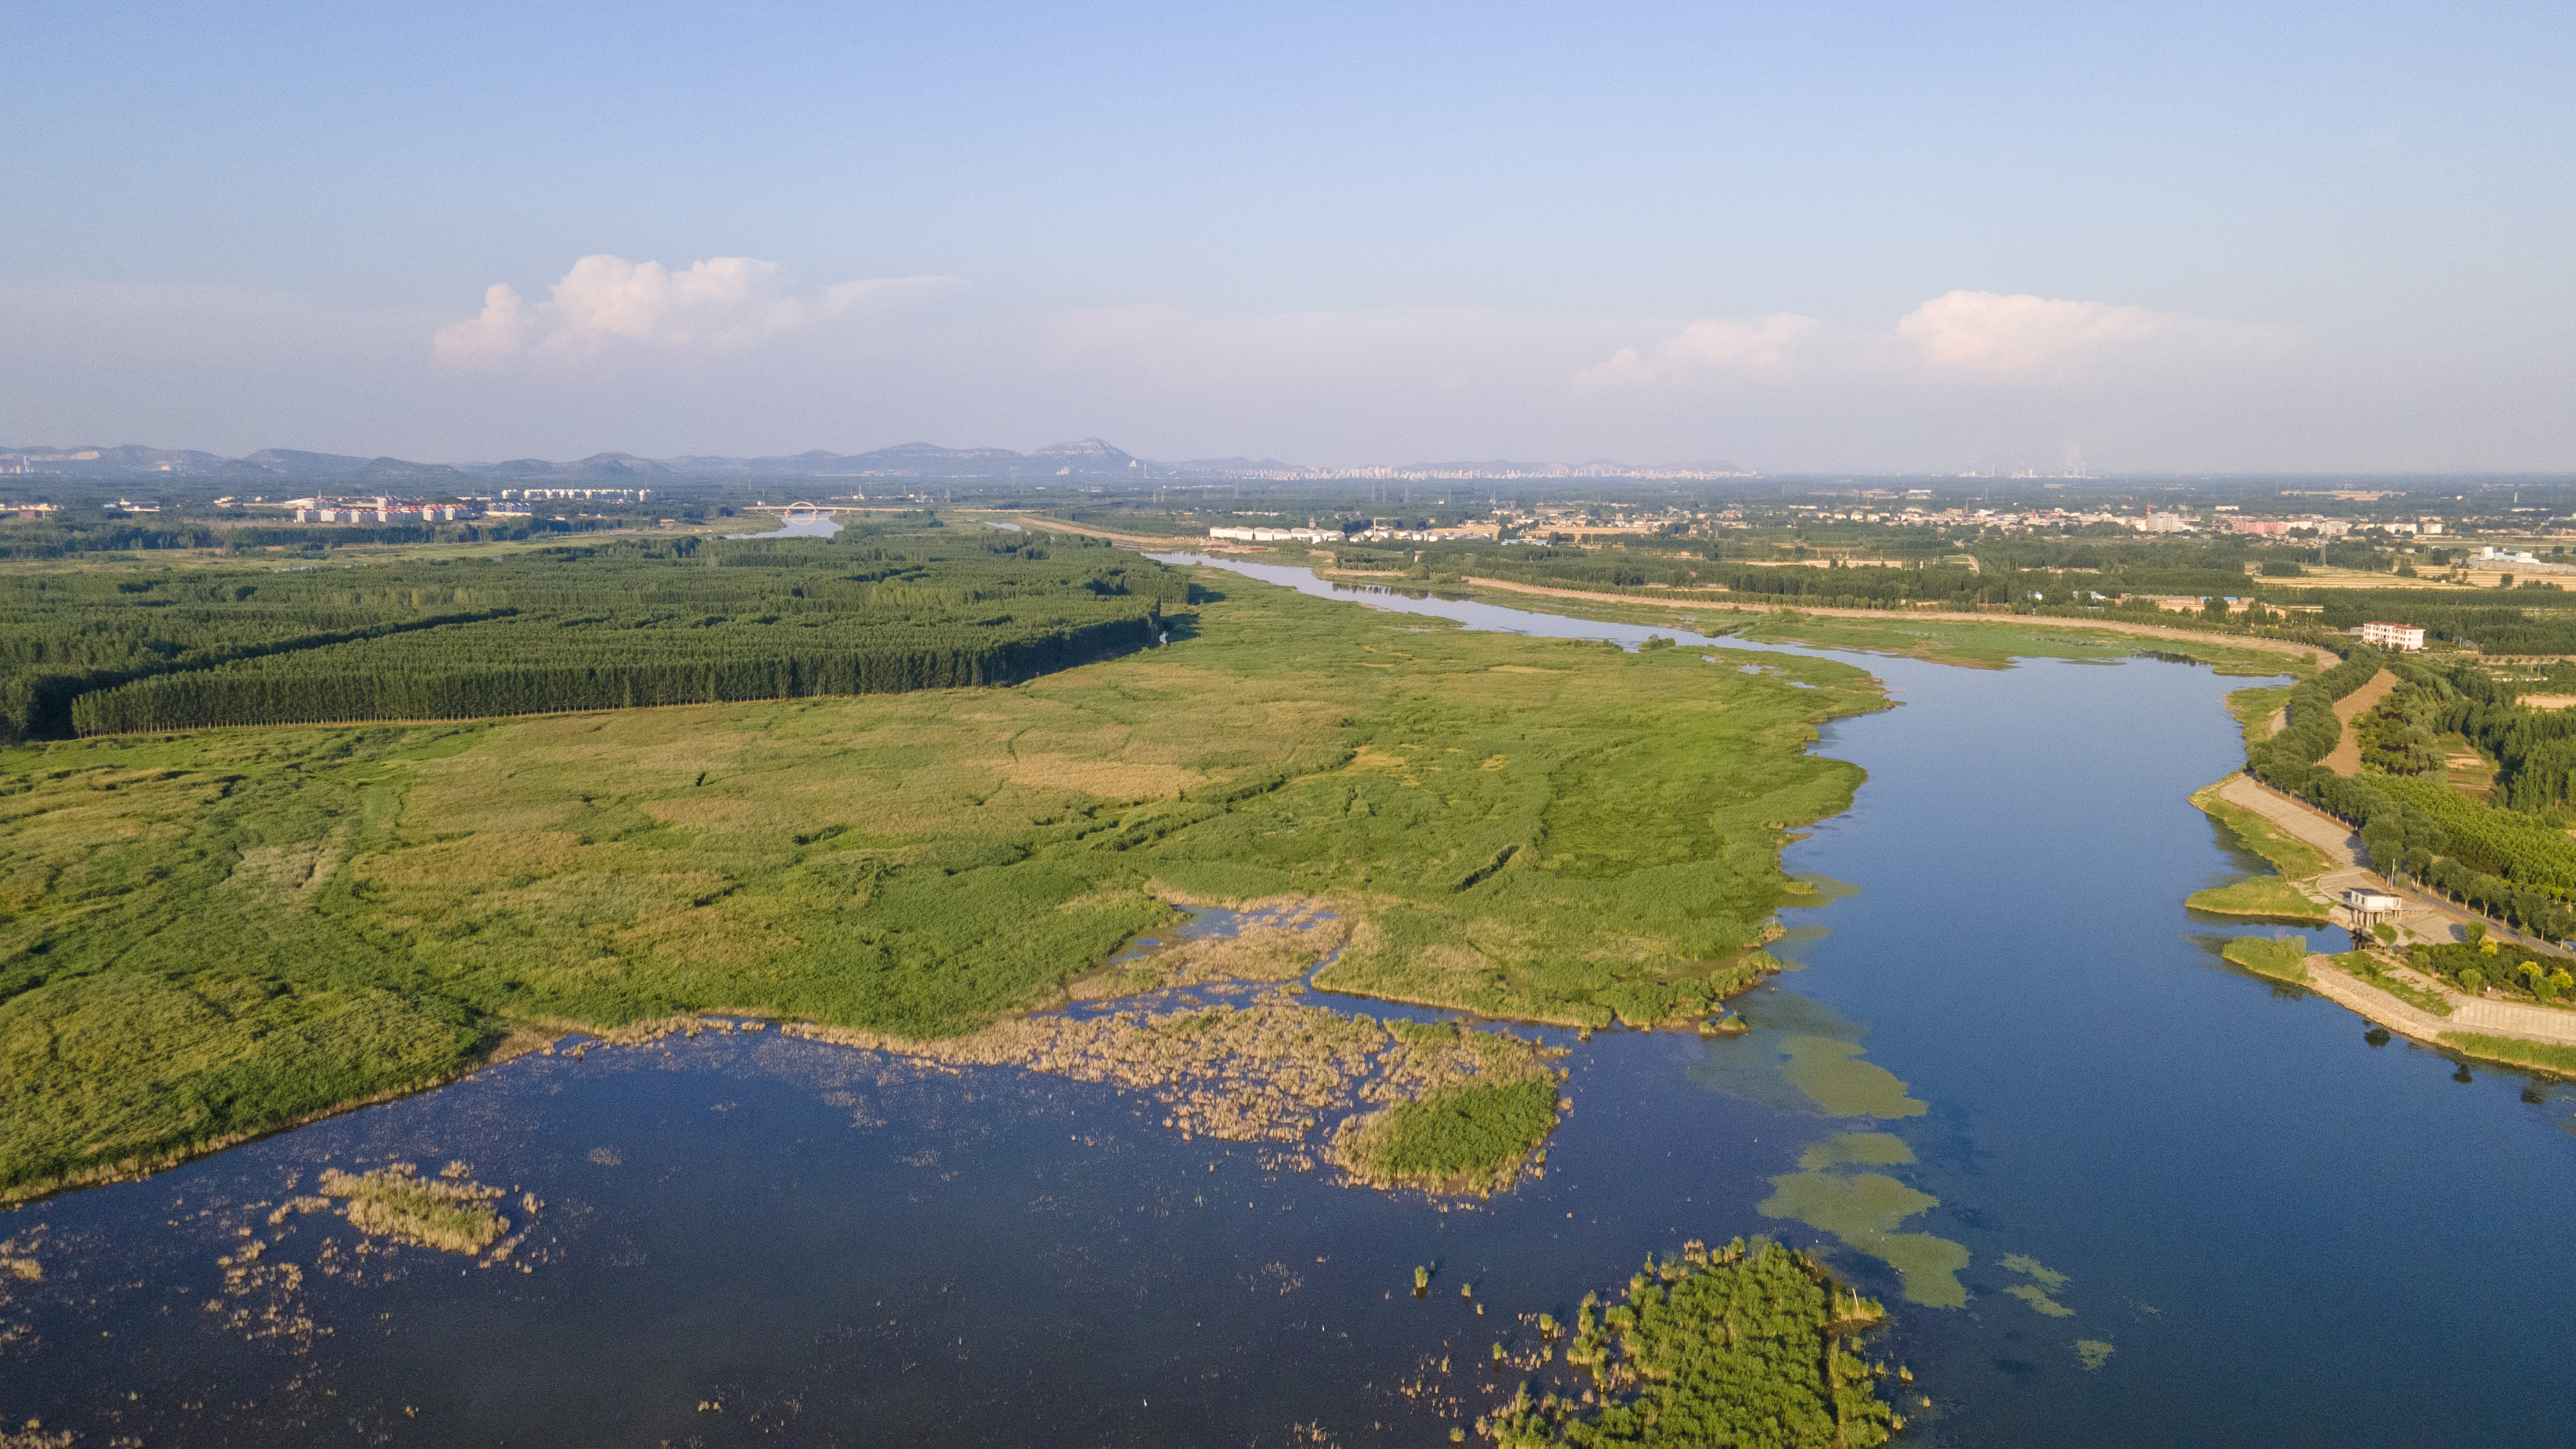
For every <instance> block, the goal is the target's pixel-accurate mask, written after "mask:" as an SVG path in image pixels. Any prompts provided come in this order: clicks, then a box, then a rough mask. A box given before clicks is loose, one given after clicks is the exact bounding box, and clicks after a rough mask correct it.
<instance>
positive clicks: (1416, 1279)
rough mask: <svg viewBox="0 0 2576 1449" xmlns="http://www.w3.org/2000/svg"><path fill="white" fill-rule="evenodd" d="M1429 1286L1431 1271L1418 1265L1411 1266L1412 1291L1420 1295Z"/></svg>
mask: <svg viewBox="0 0 2576 1449" xmlns="http://www.w3.org/2000/svg"><path fill="white" fill-rule="evenodd" d="M1430 1286H1431V1270H1430V1269H1429V1268H1426V1267H1424V1266H1422V1265H1421V1264H1419V1263H1416V1264H1414V1265H1413V1291H1414V1292H1416V1293H1420V1292H1421V1291H1423V1290H1424V1289H1426V1288H1429V1287H1430Z"/></svg>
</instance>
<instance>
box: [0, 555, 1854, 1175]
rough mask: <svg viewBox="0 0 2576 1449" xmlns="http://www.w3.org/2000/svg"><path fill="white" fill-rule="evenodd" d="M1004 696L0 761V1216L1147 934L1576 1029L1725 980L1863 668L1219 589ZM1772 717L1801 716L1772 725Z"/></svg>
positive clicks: (1766, 902)
mask: <svg viewBox="0 0 2576 1449" xmlns="http://www.w3.org/2000/svg"><path fill="white" fill-rule="evenodd" d="M1199 590H1200V597H1199V599H1198V601H1197V603H1196V604H1195V608H1196V616H1195V620H1194V621H1193V620H1192V619H1190V618H1189V617H1187V616H1181V617H1176V618H1175V619H1174V620H1173V623H1174V625H1175V626H1176V627H1175V628H1174V635H1173V643H1172V645H1171V646H1170V647H1168V648H1165V649H1158V650H1149V651H1145V652H1141V653H1136V654H1131V655H1128V656H1126V657H1123V658H1119V659H1115V660H1112V661H1108V662H1105V663H1100V664H1094V665H1089V666H1085V667H1081V668H1075V669H1069V670H1066V671H1063V672H1061V673H1055V674H1050V675H1046V676H1043V677H1040V678H1037V679H1035V680H1032V681H1029V682H1025V683H1021V684H1018V685H1014V686H1011V687H1007V688H981V689H948V690H926V691H919V692H914V693H908V694H891V695H867V696H858V697H836V698H808V699H793V700H774V701H765V702H752V703H737V704H710V705H680V706H672V707H667V708H660V709H632V710H617V711H603V712H598V713H590V714H564V715H542V716H530V717H522V718H517V719H512V720H508V721H504V722H487V723H480V724H463V725H437V726H407V725H396V724H379V725H362V726H341V727H309V726H277V727H269V728H237V729H206V730H198V731H194V732H185V733H179V734H174V735H165V736H146V735H126V736H115V737H103V738H96V739H88V740H63V741H53V742H49V743H42V744H34V745H23V746H19V747H16V748H13V749H10V750H7V751H5V752H0V1184H5V1185H12V1186H15V1187H16V1188H18V1189H20V1190H22V1191H23V1190H25V1189H26V1188H28V1187H29V1186H30V1185H32V1184H36V1183H39V1182H42V1181H44V1180H47V1179H53V1178H58V1177H60V1176H63V1175H65V1174H71V1173H77V1172H81V1171H84V1170H89V1169H96V1168H100V1167H102V1166H105V1165H108V1164H113V1163H117V1162H121V1161H127V1160H133V1159H138V1158H143V1157H147V1156H150V1155H153V1154H159V1153H166V1152H171V1151H181V1150H186V1149H188V1148H190V1147H192V1146H195V1145H200V1144H203V1143H206V1142H209V1141H215V1140H220V1139H224V1138H226V1137H229V1136H233V1135H236V1134H240V1133H244V1132H249V1131H256V1130H260V1129H262V1128H265V1127H268V1126H272V1125H274V1124H277V1123H280V1122H283V1121H287V1120H291V1119H293V1118H295V1117H297V1116H299V1115H301V1114H306V1113H311V1112H314V1111H317V1110H323V1109H327V1108H329V1107H331V1106H333V1105H335V1104H339V1103H343V1102H347V1101H350V1100H352V1099H355V1098H359V1097H363V1096H365V1095H368V1094H370V1093H375V1092H381V1091H386V1090H392V1089H399V1088H403V1087H407V1086H413V1085H418V1084H421V1083H424V1082H428V1081H432V1080H436V1079H438V1078H439V1077H441V1076H443V1075H445V1074H449V1073H452V1072H454V1071H456V1070H458V1069H460V1068H461V1067H463V1066H466V1065H469V1064H470V1063H471V1062H473V1061H474V1060H476V1059H478V1058H479V1056H480V1055H481V1054H482V1053H484V1052H486V1051H488V1050H489V1049H490V1048H491V1047H492V1045H493V1044H494V1043H495V1042H497V1041H498V1040H499V1039H500V1038H501V1037H503V1036H504V1035H505V1034H507V1033H508V1032H510V1031H511V1030H513V1029H516V1028H520V1027H526V1026H539V1027H565V1026H572V1025H586V1026H593V1027H607V1026H613V1025H617V1024H620V1023H627V1022H633V1021H637V1020H642V1019H649V1018H653V1017H658V1016H663V1015H667V1014H670V1013H673V1012H677V1011H684V1010H698V1009H713V1008H726V1009H735V1010H743V1011H752V1012H760V1013H767V1014H774V1015H778V1016H786V1017H795V1018H802V1019H809V1020H813V1021H817V1022H822V1023H826V1024H833V1025H843V1026H850V1027H858V1028H865V1029H868V1030H873V1031H880V1032H885V1033H889V1034H892V1035H897V1036H902V1037H907V1038H913V1039H922V1038H933V1037H941V1036H949V1035H955V1034H960V1033H964V1032H968V1031H972V1030H974V1029H976V1028H977V1027H979V1026H981V1025H983V1024H984V1023H986V1022H987V1021H989V1020H991V1019H992V1018H993V1017H994V1016H995V1015H996V1014H999V1013H1007V1012H1011V1011H1016V1010H1024V1009H1028V1008H1032V1007H1036V1006H1039V1005H1042V1004H1044V1003H1046V1002H1048V1001H1050V1000H1052V999H1055V998H1056V997H1057V996H1058V995H1059V994H1060V993H1061V991H1062V988H1063V983H1064V982H1065V981H1066V980H1067V979H1068V978H1069V977H1072V976H1075V975H1079V974H1081V973H1082V972H1084V971H1086V970H1089V969H1092V968H1094V967H1096V966H1097V965H1098V964H1099V963H1100V962H1101V961H1102V960H1104V959H1105V958H1106V957H1107V956H1109V955H1110V954H1112V953H1113V952H1114V951H1115V950H1117V949H1118V947H1119V946H1120V945H1121V944H1122V943H1123V942H1125V941H1127V940H1128V939H1129V938H1131V937H1133V936H1135V935H1136V934H1138V933H1139V932H1141V931H1144V930H1146V929H1148V928H1150V927H1152V926H1153V925H1155V924H1156V923H1158V922H1161V921H1163V920H1165V919H1166V918H1167V917H1168V914H1169V911H1170V907H1169V905H1168V904H1167V902H1169V901H1171V900H1174V899H1190V900H1215V901H1242V900H1252V899H1261V898H1270V897H1278V896H1283V895H1289V896H1303V897H1308V898H1313V899H1319V900H1323V901H1327V902H1329V903H1330V904H1331V905H1332V906H1333V907H1334V908H1335V909H1336V910H1337V911H1339V912H1341V913H1344V914H1345V915H1346V917H1347V918H1349V919H1351V920H1353V921H1354V922H1355V923H1356V924H1355V926H1354V929H1353V932H1352V938H1351V941H1350V944H1349V946H1348V947H1347V948H1346V950H1345V951H1344V953H1343V955H1342V957H1341V959H1340V960H1339V961H1338V962H1337V963H1336V964H1335V965H1334V966H1333V967H1332V968H1331V969H1330V971H1329V972H1328V973H1327V975H1326V984H1328V985H1331V986H1334V987H1337V988H1340V989H1343V990H1350V991H1357V992H1363V993H1369V994H1374V995H1378V996H1381V997H1391V998H1397V999H1403V1000H1408V1001H1418V1002H1424V1003H1431V1004H1437V1005H1443V1006H1451V1007H1458V1008H1465V1009H1468V1010H1472V1011H1476V1012H1481V1013H1485V1014H1489V1015H1493V1016H1500V1017H1516V1018H1524V1019H1534V1020H1541V1021H1550V1022H1559V1023H1582V1024H1587V1025H1594V1026H1600V1025H1607V1024H1609V1023H1610V1022H1611V1021H1612V1020H1613V1019H1614V1018H1625V1019H1628V1020H1631V1021H1639V1022H1645V1021H1653V1020H1658V1019H1662V1018H1664V1017H1667V1016H1670V1015H1673V1014H1676V1013H1677V1012H1680V1011H1685V1010H1691V1009H1695V1008H1696V1007H1697V1006H1699V1005H1702V1004H1704V1003H1705V1002H1706V1000H1707V998H1708V997H1709V996H1710V995H1711V994H1712V991H1713V989H1714V988H1713V984H1712V983H1713V982H1715V981H1721V980H1729V981H1731V980H1734V979H1736V978H1737V977H1738V975H1739V974H1740V973H1738V972H1736V971H1735V970H1734V969H1733V968H1734V967H1736V966H1737V965H1738V964H1739V963H1740V961H1741V959H1742V957H1743V954H1744V953H1745V952H1746V951H1748V950H1749V948H1751V947H1753V946H1755V945H1757V944H1758V943H1759V942H1760V940H1761V939H1762V936H1763V933H1764V930H1765V928H1766V924H1767V922H1768V920H1769V917H1770V915H1771V912H1772V911H1773V909H1774V907H1775V906H1776V905H1777V904H1778V903H1779V902H1780V900H1781V899H1782V892H1783V888H1784V886H1785V884H1786V883H1785V881H1784V880H1783V878H1782V877H1781V876H1780V874H1779V872H1778V868H1777V851H1778V847H1779V845H1780V843H1781V841H1782V840H1783V839H1784V837H1785V835H1786V833H1787V832H1789V831H1792V830H1795V829H1796V828H1798V827H1800V826H1803V825H1805V824H1807V823H1810V822H1812V821H1814V820H1816V819H1819V818H1821V817H1823V816H1826V815H1829V814H1833V813H1836V812H1838V811H1840V810H1842V809H1844V808H1845V807H1846V806H1847V805H1848V804H1849V802H1850V799H1851V795H1852V791H1853V789H1854V788H1855V787H1856V786H1857V785H1858V783H1859V781H1860V779H1861V772H1860V771H1859V770H1858V769H1857V768H1855V767H1853V766H1851V765H1848V764H1844V763H1841V762H1837V761H1832V760H1826V759H1820V758H1816V757H1814V756H1812V755H1809V754H1807V753H1806V747H1807V745H1808V744H1809V743H1810V742H1811V741H1812V740H1813V739H1814V738H1815V726H1816V724H1817V723H1818V722H1820V721H1821V720H1824V719H1827V718H1830V717H1833V716H1837V715H1843V714H1850V713H1855V712H1860V711H1866V710H1872V709H1877V708H1881V707H1884V703H1885V701H1884V699H1883V698H1882V696H1881V695H1880V694H1879V692H1878V691H1877V690H1876V689H1875V688H1874V686H1873V685H1872V683H1871V681H1870V680H1869V679H1868V678H1867V676H1866V675H1865V674H1863V673H1862V672H1861V671H1859V670H1856V669H1852V668H1850V667H1848V666H1845V665H1841V664H1837V663H1832V662H1828V661H1822V660H1808V659H1783V658H1779V657H1777V656H1765V662H1766V663H1769V664H1772V665H1775V666H1777V667H1778V668H1779V669H1781V670H1783V671H1785V672H1784V673H1781V674H1763V675H1748V674H1745V673H1743V672H1741V671H1738V670H1736V669H1734V668H1732V667H1713V666H1711V665H1708V664H1706V663H1703V662H1701V660H1700V658H1699V655H1698V653H1697V652H1694V651H1683V650H1664V651H1660V652H1657V653H1649V654H1624V653H1620V652H1618V651H1616V650H1612V649H1609V648H1605V647H1603V646H1602V645H1600V644H1597V643H1571V642H1547V641H1533V640H1529V639H1524V638H1519V637H1516V636H1510V635H1500V634H1478V633H1469V632H1466V631H1463V630H1458V629H1453V628H1449V627H1446V626H1439V625H1429V624H1427V623H1426V622H1424V621H1413V620H1406V621H1403V622H1400V623H1399V622H1395V621H1392V620H1390V619H1389V618H1388V617H1387V616H1385V615H1383V614H1378V613H1373V612H1370V611H1366V610H1360V609H1353V608H1349V607H1347V606H1345V605H1342V604H1338V603H1335V602H1331V601H1326V600H1315V599H1307V598H1302V597H1300V596H1298V595H1296V594H1294V593H1292V592H1290V591H1287V590H1282V589H1274V588H1270V587H1267V586H1264V585H1260V584H1257V583H1251V582H1248V581H1245V580H1242V579H1240V578H1237V577H1234V576H1230V575H1215V574H1209V575H1206V576H1204V577H1203V579H1202V581H1201V582H1200V584H1199ZM1799 682H1803V683H1805V684H1808V685H1812V686H1814V687H1812V688H1797V687H1794V684H1796V683H1799Z"/></svg>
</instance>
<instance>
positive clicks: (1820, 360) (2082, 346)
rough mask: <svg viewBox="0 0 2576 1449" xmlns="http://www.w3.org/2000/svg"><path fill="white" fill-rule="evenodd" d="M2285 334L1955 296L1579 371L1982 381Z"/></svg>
mask: <svg viewBox="0 0 2576 1449" xmlns="http://www.w3.org/2000/svg"><path fill="white" fill-rule="evenodd" d="M2287 340H2288V334H2287V333H2286V332H2285V331H2283V330H2282V329H2278V328H2268V327H2249V326H2245V325H2243V324H2240V323H2234V322H2222V321H2218V320H2215V319H2212V318H2207V317H2193V316H2188V315H2186V314H2183V313H2179V312H2158V311H2155V310H2153V309H2151V308H2147V307H2122V306H2113V305H2111V304H2109V303H2105V302H2073V301H2065V300H2061V299H2058V298H2053V297H2033V296H2026V295H2024V296H2004V295H2001V294H1999V293H1995V292H1968V291H1958V292H1951V293H1949V294H1948V295H1946V296H1940V297H1935V298H1933V299H1932V300H1931V301H1929V302H1926V303H1924V304H1923V305H1922V306H1920V307H1917V308H1915V309H1914V310H1913V311H1911V312H1909V313H1907V314H1905V316H1904V317H1902V318H1900V319H1898V321H1897V323H1896V326H1895V327H1894V328H1893V329H1891V330H1886V331H1881V330H1878V329H1875V328H1860V327H1830V326H1828V325H1826V324H1825V323H1822V322H1819V321H1817V320H1816V319H1814V318H1812V317H1800V316H1797V315H1795V314H1792V313H1786V312H1775V313H1772V314H1770V315H1768V316H1763V317H1755V318H1752V319H1750V320H1741V321H1739V320H1736V319H1732V318H1724V317H1713V318H1709V319H1707V320H1704V321H1699V322H1693V323H1691V324H1690V325H1689V326H1687V327H1685V328H1683V329H1682V330H1681V331H1680V332H1678V333H1675V334H1674V335H1672V336H1669V337H1666V338H1665V339H1663V340H1662V341H1661V342H1658V343H1656V344H1654V345H1653V346H1652V347H1651V348H1646V349H1639V348H1635V347H1623V348H1621V349H1619V351H1617V352H1616V353H1614V354H1612V355H1611V356H1610V358H1609V359H1608V360H1607V361H1604V362H1601V363H1598V364H1596V365H1594V366H1591V367H1587V368H1585V369H1583V370H1582V371H1580V372H1577V373H1576V374H1574V382H1575V385H1576V386H1577V387H1580V388H1589V389H1602V388H1621V387H1628V388H1634V387H1640V386H1644V385H1648V384H1653V383H1662V382H1672V381H1680V380H1688V379H1692V378H1700V377H1708V376H1716V375H1726V376H1733V377H1743V376H1748V375H1759V374H1782V373H1789V372H1804V373H1818V374H1825V375H1829V376H1831V375H1841V376H1844V377H1845V378H1846V380H1851V379H1857V378H1860V377H1882V378H1883V377H1888V376H1897V377H1902V376H1904V375H1906V374H1909V373H1910V374H1913V375H1915V376H1917V377H1920V378H1925V379H1952V380H1959V379H1966V380H1971V381H2009V380H2025V381H2026V380H2054V379H2056V378H2058V377H2061V376H2065V375H2071V374H2075V373H2079V372H2084V371H2089V370H2092V369H2093V368H2094V367H2095V366H2096V365H2097V364H2108V363H2111V362H2113V361H2115V360H2127V361H2133V362H2134V361H2143V360H2145V359H2147V358H2149V357H2151V356H2163V357H2167V358H2174V357H2184V358H2189V359H2192V360H2197V361H2205V360H2208V359H2210V358H2213V357H2215V356H2218V355H2221V354H2228V353H2241V352H2250V351H2264V350H2272V349H2276V348H2277V347H2279V346H2280V345H2281V344H2282V343H2284V342H2286V341H2287Z"/></svg>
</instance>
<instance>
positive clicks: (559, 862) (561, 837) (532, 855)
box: [352, 830, 600, 889]
mask: <svg viewBox="0 0 2576 1449" xmlns="http://www.w3.org/2000/svg"><path fill="white" fill-rule="evenodd" d="M599 850H600V847H598V846H591V845H584V844H582V843H581V837H580V836H578V835H575V834H573V833H572V832H571V831H568V830H515V831H506V830H494V831H486V832H484V833H482V834H479V835H475V836H473V837H471V838H469V839H465V840H443V841H440V842H438V843H436V844H434V845H413V846H406V847H404V848H403V849H401V850H391V851H385V852H382V853H380V854H376V855H369V856H366V857H363V858H361V859H360V860H358V861H357V862H356V863H355V865H354V866H353V867H352V869H354V870H355V871H356V872H357V875H358V878H359V879H361V880H364V881H366V882H368V883H369V884H371V885H379V886H386V887H389V888H395V889H399V888H402V887H406V886H433V887H452V886H461V885H472V884H479V883H483V882H489V881H505V880H511V879H514V878H518V877H523V876H524V877H531V878H542V877H546V876H552V875H558V874H561V873H563V872H565V871H571V870H578V869H596V868H597V867H598V865H599V861H598V856H597V852H598V851H599Z"/></svg>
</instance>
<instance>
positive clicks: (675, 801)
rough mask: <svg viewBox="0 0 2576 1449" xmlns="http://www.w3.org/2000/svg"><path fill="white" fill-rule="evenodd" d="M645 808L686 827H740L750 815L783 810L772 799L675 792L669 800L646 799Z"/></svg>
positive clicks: (667, 822) (765, 815)
mask: <svg viewBox="0 0 2576 1449" xmlns="http://www.w3.org/2000/svg"><path fill="white" fill-rule="evenodd" d="M642 808H643V811H644V813H645V814H647V815H650V816H652V817H653V818H654V819H656V820H659V821H661V822H662V823H663V824H665V825H676V826H678V827H680V828H681V829H683V830H740V829H742V828H743V827H744V825H746V824H747V823H749V821H750V818H751V817H754V816H759V817H763V818H764V819H774V818H775V817H776V816H778V815H779V814H780V813H781V812H780V811H779V810H778V807H777V806H776V805H775V804H772V803H770V802H767V801H757V800H739V799H735V798H733V797H731V796H727V795H675V796H673V797H671V798H669V799H667V800H646V801H644V802H642Z"/></svg>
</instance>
